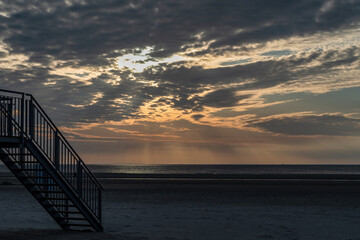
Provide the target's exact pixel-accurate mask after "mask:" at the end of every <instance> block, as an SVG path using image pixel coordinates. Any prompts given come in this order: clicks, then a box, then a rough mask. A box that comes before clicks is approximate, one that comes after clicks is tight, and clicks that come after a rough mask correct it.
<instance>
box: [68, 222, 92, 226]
mask: <svg viewBox="0 0 360 240" xmlns="http://www.w3.org/2000/svg"><path fill="white" fill-rule="evenodd" d="M62 225H64V226H74V227H92V225H90V224H81V223H64V224H62Z"/></svg>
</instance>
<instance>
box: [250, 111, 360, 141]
mask: <svg viewBox="0 0 360 240" xmlns="http://www.w3.org/2000/svg"><path fill="white" fill-rule="evenodd" d="M247 126H248V127H255V128H259V129H262V130H265V131H268V132H272V133H277V134H284V135H295V136H304V135H305V136H313V135H314V136H315V135H326V136H360V119H359V118H353V117H350V116H344V115H340V114H322V115H299V116H286V115H285V116H280V117H276V116H272V117H268V118H264V119H260V120H256V121H250V122H249V124H248V125H247Z"/></svg>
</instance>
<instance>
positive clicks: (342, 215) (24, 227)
mask: <svg viewBox="0 0 360 240" xmlns="http://www.w3.org/2000/svg"><path fill="white" fill-rule="evenodd" d="M0 180H1V179H0ZM0 182H1V181H0ZM104 185H105V187H106V191H105V192H104V204H103V212H104V221H103V222H104V227H105V232H104V233H93V232H64V231H62V230H60V229H59V227H58V226H57V225H56V223H55V222H54V221H53V220H52V219H51V217H50V216H48V214H47V213H46V212H45V210H43V209H42V208H41V207H40V206H39V204H38V203H37V202H36V201H35V200H34V199H33V198H32V196H31V195H30V194H29V193H28V192H27V191H26V190H25V189H24V188H23V187H22V186H20V185H9V186H0V239H1V240H7V239H16V240H22V239H24V240H25V239H26V240H35V239H51V240H56V239H64V240H65V239H66V240H67V239H69V240H70V239H77V240H82V239H84V240H85V239H86V240H91V239H124V240H134V239H136V240H148V239H154V240H162V239H164V240H165V239H166V240H185V239H188V240H192V239H194V240H202V239H204V240H205V239H206V240H233V239H234V240H235V239H236V240H247V239H251V240H253V239H277V240H280V239H326V240H331V239H334V240H341V239H344V240H345V239H346V240H350V239H352V240H354V239H360V184H358V183H356V182H316V181H315V182H312V181H309V182H308V181H306V182H304V181H300V182H296V181H291V182H289V181H274V182H269V181H267V182H263V181H243V182H242V183H236V184H225V183H217V184H215V183H212V182H211V181H208V182H204V183H202V184H199V183H191V184H187V183H179V184H170V183H168V184H166V183H165V182H162V183H146V181H134V182H132V183H129V182H125V183H124V182H123V183H119V181H114V180H107V181H104Z"/></svg>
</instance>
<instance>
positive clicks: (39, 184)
mask: <svg viewBox="0 0 360 240" xmlns="http://www.w3.org/2000/svg"><path fill="white" fill-rule="evenodd" d="M25 185H28V186H47V187H57V186H58V185H56V184H48V183H25Z"/></svg>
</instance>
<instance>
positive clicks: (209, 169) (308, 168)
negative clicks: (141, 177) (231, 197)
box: [0, 164, 360, 175]
mask: <svg viewBox="0 0 360 240" xmlns="http://www.w3.org/2000/svg"><path fill="white" fill-rule="evenodd" d="M88 166H89V168H90V169H91V170H92V171H93V172H94V173H97V174H111V175H113V174H117V173H118V174H360V165H88ZM8 172H9V171H8V170H7V168H6V167H5V166H4V165H3V164H0V173H8Z"/></svg>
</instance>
